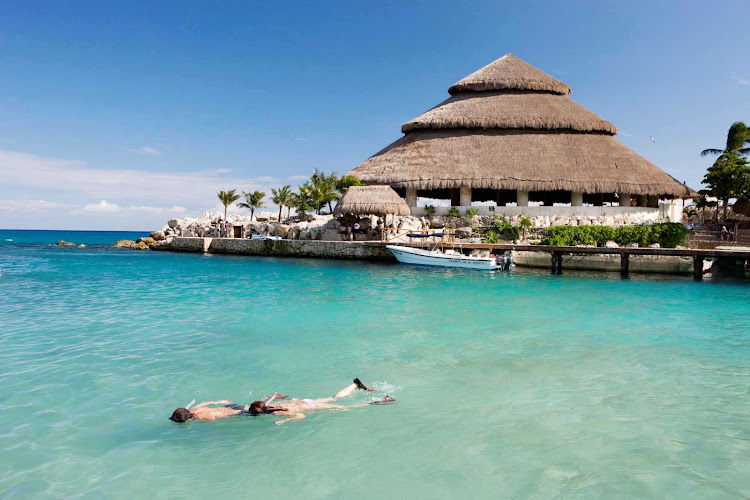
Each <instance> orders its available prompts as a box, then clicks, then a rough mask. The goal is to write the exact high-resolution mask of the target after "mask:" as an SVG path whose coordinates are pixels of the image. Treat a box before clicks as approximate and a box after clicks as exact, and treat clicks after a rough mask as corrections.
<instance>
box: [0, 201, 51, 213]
mask: <svg viewBox="0 0 750 500" xmlns="http://www.w3.org/2000/svg"><path fill="white" fill-rule="evenodd" d="M62 207H65V204H63V203H58V202H56V201H46V200H0V210H7V211H14V210H23V211H28V210H49V209H51V208H62Z"/></svg>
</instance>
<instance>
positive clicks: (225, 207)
mask: <svg viewBox="0 0 750 500" xmlns="http://www.w3.org/2000/svg"><path fill="white" fill-rule="evenodd" d="M224 220H227V206H226V205H224Z"/></svg>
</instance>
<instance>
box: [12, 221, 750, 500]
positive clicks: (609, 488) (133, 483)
mask: <svg viewBox="0 0 750 500" xmlns="http://www.w3.org/2000/svg"><path fill="white" fill-rule="evenodd" d="M145 234H146V233H145V232H143V233H139V232H89V231H86V232H83V231H82V232H78V231H0V240H1V241H0V243H1V244H0V498H24V499H25V498H69V497H70V498H179V497H192V498H212V497H216V496H219V495H220V496H235V497H238V498H244V497H248V496H265V497H284V498H310V499H312V498H357V499H358V500H365V499H369V498H373V499H380V498H383V497H393V498H498V497H499V498H658V499H661V498H680V499H683V498H748V497H750V458H749V457H750V389H748V388H750V293H748V285H747V283H745V282H740V281H739V280H733V279H726V280H720V279H712V280H711V281H704V282H695V281H693V279H692V277H681V276H665V277H659V276H648V277H644V276H637V275H632V276H631V277H630V278H629V279H622V278H620V276H619V274H595V273H573V272H571V273H565V274H564V275H562V276H558V275H551V274H550V273H548V272H542V271H533V270H525V269H515V270H514V271H512V272H510V273H504V272H495V273H489V272H466V271H461V270H455V269H426V268H417V267H410V266H405V265H399V264H387V263H370V262H345V261H326V260H316V259H293V258H286V259H281V258H269V257H247V256H229V255H203V254H177V253H170V252H151V251H133V250H130V249H117V248H112V246H111V245H112V243H114V241H115V240H118V239H124V238H127V239H136V238H137V237H139V236H144V235H145ZM61 239H62V240H67V241H71V242H74V243H77V244H80V243H84V244H86V245H87V247H86V248H73V247H57V246H54V244H55V242H57V241H58V240H61ZM99 245H101V246H99ZM354 377H360V378H361V379H362V381H363V382H365V383H366V384H369V385H371V386H373V387H374V388H375V389H377V392H375V393H365V392H363V391H357V392H356V393H355V394H354V395H352V396H351V397H350V398H349V399H347V400H346V401H344V403H345V404H351V403H364V402H368V401H370V398H372V397H374V396H377V397H382V396H384V395H385V394H389V395H391V396H393V397H395V398H396V400H397V402H396V403H395V404H391V405H366V406H364V407H360V408H353V409H351V410H350V411H337V412H330V411H329V412H324V411H320V412H315V413H311V414H310V415H309V416H308V418H305V419H304V420H299V421H295V422H289V423H286V424H284V425H282V426H276V425H274V423H273V422H274V420H275V419H274V417H273V416H271V415H265V416H260V417H250V416H236V417H232V418H228V419H225V420H221V421H217V422H198V421H192V422H188V423H185V424H176V423H174V422H171V421H169V420H168V419H167V417H169V415H170V414H171V413H172V411H174V410H175V409H176V408H178V407H181V406H185V405H187V404H188V403H189V402H190V401H191V400H192V399H194V398H195V399H196V400H197V401H199V402H200V401H207V400H220V399H224V398H227V399H231V400H233V401H235V402H237V403H249V402H251V401H253V400H254V399H258V398H260V397H262V396H264V395H269V394H272V393H273V392H274V391H279V392H282V393H284V394H290V395H291V396H293V397H298V398H311V397H326V396H331V395H333V394H334V393H335V392H336V391H338V390H339V389H341V388H343V387H344V386H346V385H348V384H350V383H351V381H352V379H353V378H354Z"/></svg>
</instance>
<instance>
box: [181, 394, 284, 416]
mask: <svg viewBox="0 0 750 500" xmlns="http://www.w3.org/2000/svg"><path fill="white" fill-rule="evenodd" d="M288 397H289V396H284V395H282V394H279V393H278V392H275V393H273V396H266V397H264V398H263V401H264V404H265V403H270V402H271V401H273V400H275V399H286V398H288ZM193 403H195V400H192V401H191V402H190V404H188V405H187V406H186V407H184V408H177V409H176V410H175V411H174V412H173V413H172V416H171V417H169V420H172V421H174V422H178V423H182V422H187V421H188V420H193V419H198V420H218V419H220V418H226V417H231V416H233V415H239V414H240V413H243V412H248V411H249V410H250V405H245V406H241V405H237V404H232V402H231V401H230V400H228V399H222V400H221V401H204V402H203V403H198V404H197V405H195V406H192V405H193ZM216 405H222V406H220V407H218V408H211V406H216ZM191 406H192V408H193V409H192V410H191V409H190V407H191ZM269 408H275V407H274V406H271V407H269Z"/></svg>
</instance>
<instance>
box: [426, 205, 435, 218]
mask: <svg viewBox="0 0 750 500" xmlns="http://www.w3.org/2000/svg"><path fill="white" fill-rule="evenodd" d="M424 213H425V215H427V217H432V216H433V215H435V207H433V206H432V205H426V206H425V207H424Z"/></svg>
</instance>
